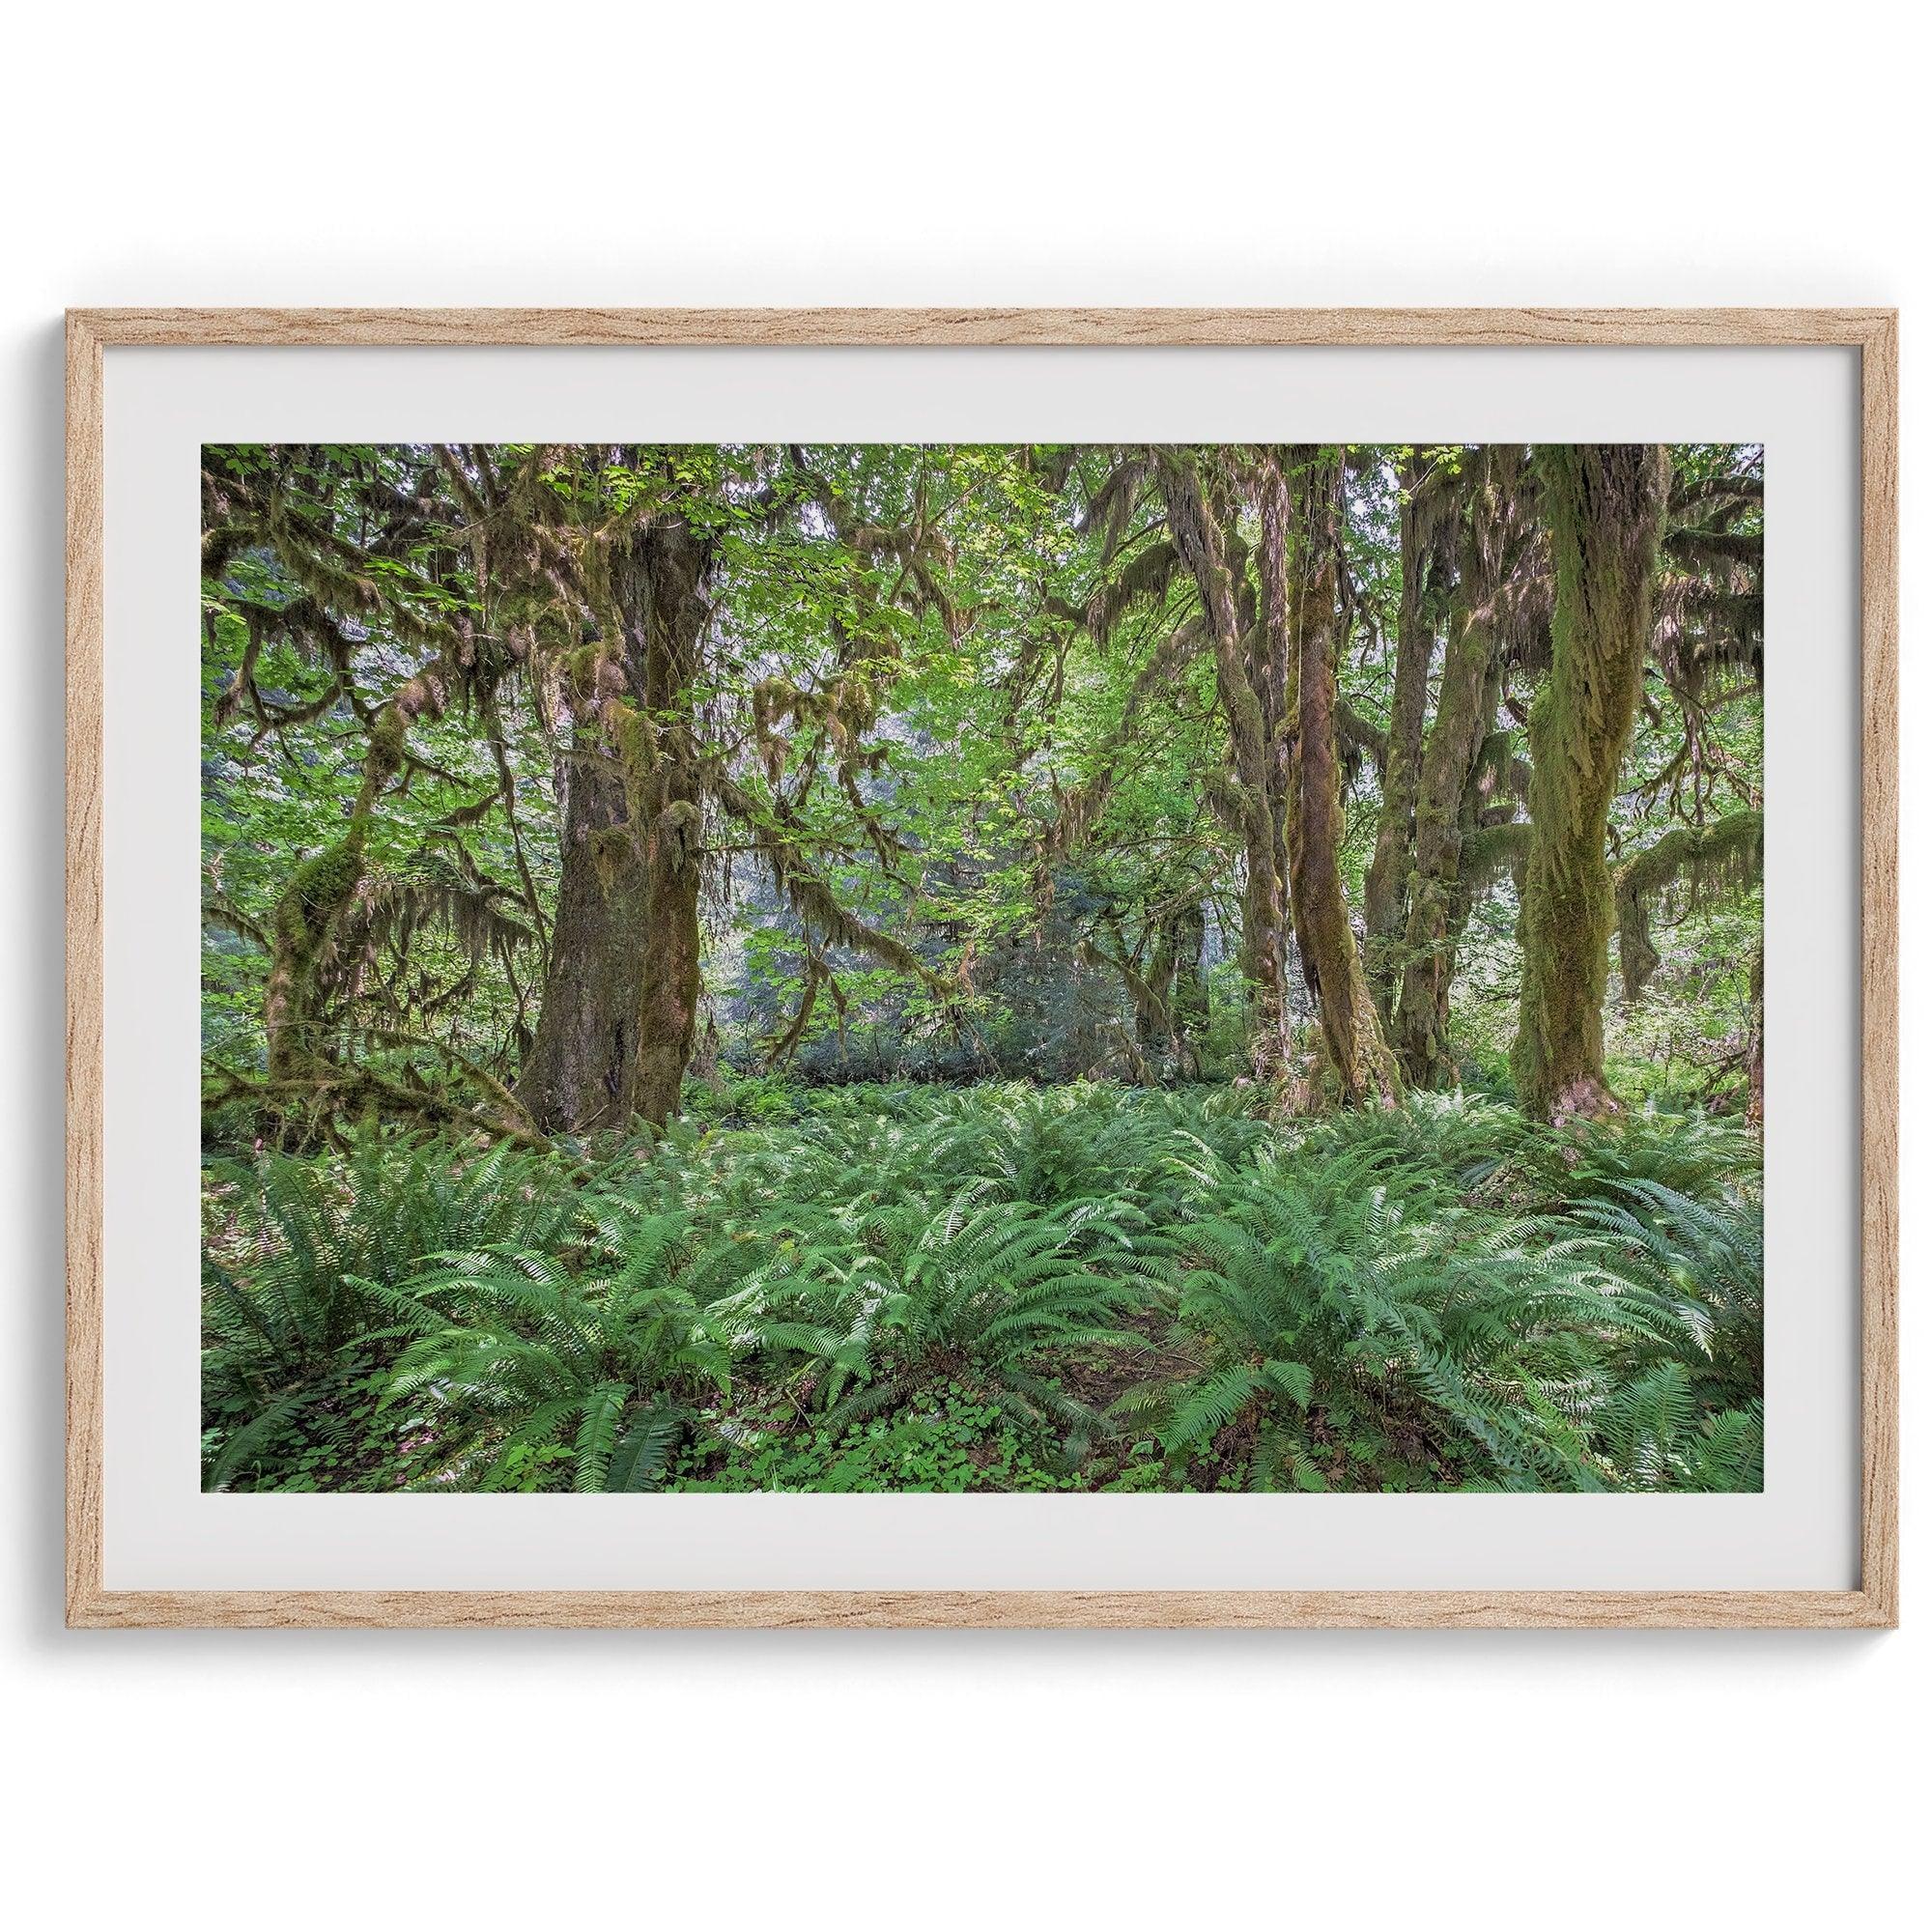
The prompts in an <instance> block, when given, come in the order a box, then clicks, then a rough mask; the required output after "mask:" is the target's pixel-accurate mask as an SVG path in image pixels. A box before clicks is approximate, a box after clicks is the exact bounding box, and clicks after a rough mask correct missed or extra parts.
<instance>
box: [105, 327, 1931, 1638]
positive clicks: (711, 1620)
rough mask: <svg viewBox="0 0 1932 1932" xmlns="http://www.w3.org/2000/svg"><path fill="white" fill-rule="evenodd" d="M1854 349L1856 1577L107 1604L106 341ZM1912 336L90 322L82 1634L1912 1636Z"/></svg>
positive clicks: (1754, 331)
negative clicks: (1778, 1585) (1905, 1387)
mask: <svg viewBox="0 0 1932 1932" xmlns="http://www.w3.org/2000/svg"><path fill="white" fill-rule="evenodd" d="M948 343H952V344H1012V345H1037V346H1067V347H1079V346H1114V347H1119V346H1134V345H1139V346H1170V347H1182V346H1189V345H1223V344H1225V345H1293V344H1310V345H1329V346H1345V347H1395V346H1418V347H1435V346H1440V347H1451V346H1460V347H1523V346H1535V345H1544V346H1550V347H1558V346H1564V345H1570V346H1576V345H1601V346H1607V347H1633V346H1634V347H1643V346H1650V347H1685V346H1701V347H1711V348H1723V347H1797V346H1836V347H1849V348H1855V349H1857V350H1858V351H1859V352H1860V355H1861V378H1862V402H1861V411H1862V423H1861V442H1862V464H1863V469H1862V474H1863V484H1862V498H1861V518H1862V522H1861V530H1862V547H1861V569H1862V619H1863V645H1862V661H1861V677H1862V692H1863V706H1864V737H1863V766H1862V780H1861V782H1862V792H1863V822H1864V842H1863V862H1862V886H1863V903H1864V916H1863V929H1862V966H1863V1010H1862V1022H1861V1025H1862V1042H1863V1069H1862V1071H1863V1117H1862V1177H1863V1200H1862V1212H1861V1235H1862V1263H1861V1295H1862V1318H1863V1340H1862V1367H1863V1382H1862V1402H1861V1426H1862V1432H1863V1434H1862V1458H1861V1469H1862V1483H1861V1490H1862V1493H1861V1549H1862V1565H1861V1587H1860V1588H1859V1589H1857V1590H1849V1591H1789V1590H1755V1591H1749V1590H1741V1591H1727V1590H1679V1591H1571V1590H1564V1591H1496V1592H1481V1591H1435V1590H1399V1591H1387V1590H1340V1591H1337V1590H1295V1591H936V1590H935V1591H727V1592H713V1591H500V1590H491V1591H479V1590H469V1591H247V1592H234V1591H137V1590H115V1591H110V1590H108V1589H106V1588H105V1587H104V1586H103V1583H102V1576H103V1565H102V1553H103V1552H102V1488H101V1483H102V1463H101V1452H102V1435H103V1422H104V1413H103V1389H102V1355H101V1342H102V1330H101V1321H102V1290H103V1278H102V1271H101V1268H102V1260H101V1236H102V1141H101V1122H102V1083H101V1075H102V1024H103V985H102V956H101V885H100V859H101V838H100V829H101V805H102V768H101V755H102V722H103V709H104V702H105V694H104V692H103V689H102V610H103V602H102V578H103V564H104V553H103V526H102V511H103V503H102V484H103V441H102V430H103V424H102V415H101V408H102V390H101V379H102V352H103V350H104V349H107V348H110V347H134V346H141V347H154V346H169V345H191V346H249V347H275V346H305V347H399V346H425V347H428V346H441V345H469V346H556V347H570V346H578V345H598V344H605V345H612V346H618V345H637V344H686V345H699V344H749V345H774V346H777V345H827V346H835V345H867V346H875V345H890V344H915V345H934V344H948ZM1897 376H1898V325H1897V317H1896V315H1895V314H1894V313H1893V312H1892V311H1890V310H1887V309H1809V308H1806V309H1699V310H1678V309H1651V308H1630V309H1588V310H1577V309H798V310H781V309H89V310H73V311H71V312H70V314H69V317H68V355H67V473H68V494H67V650H68V659H67V709H68V717H67V729H68V741H67V742H68V752H67V757H68V763H67V813H68V820H67V822H68V835H67V905H68V911H67V943H68V1014H67V1103H68V1122H67V1136H68V1138H67V1156H68V1158H67V1185H68V1193H67V1238H68V1350H67V1399H68V1440H67V1528H68V1549H67V1616H68V1622H69V1623H70V1625H71V1626H73V1627H76V1628H87V1629H125V1628H132V1627H155V1626H166V1625H173V1626H210V1625H219V1626H225V1627H235V1628H241V1627H248V1628H269V1629H327V1628H371V1627H382V1628H400V1627H410V1628H440V1629H463V1628H478V1627H484V1626H525V1627H531V1626H543V1627H557V1628H632V1627H679V1628H694V1629H696V1628H704V1629H712V1628H747V1627H758V1628H774V1627H780V1628H782V1627H792V1628H831V1627H838V1628H855V1629H867V1628H916V1627H939V1626H960V1625H972V1626H982V1627H988V1628H1003V1629H1051V1628H1064V1627H1083V1628H1101V1629H1127V1628H1148V1627H1158V1628H1163V1629H1182V1628H1205V1627H1214V1628H1238V1627H1254V1628H1282V1629H1287V1628H1315V1627H1322V1628H1348V1629H1398V1630H1413V1629H1425V1628H1428V1629H1437V1628H1489V1629H1663V1628H1711V1629H1719V1628H1723V1629H1742V1628H1780V1629H1788V1628H1798V1627H1806V1628H1815V1629H1839V1630H1848V1629H1871V1628H1878V1627H1885V1626H1889V1625H1893V1624H1896V1622H1897V1621H1898V1610H1899V1605H1898V1454H1899V1444H1898V1179H1897V1168H1898V1020H1897V1002H1898V985H1897V946H1898V717H1897V694H1898V619H1897V610H1898V524H1897V516H1898V494H1897V493H1898V400H1897Z"/></svg>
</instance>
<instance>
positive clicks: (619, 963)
mask: <svg viewBox="0 0 1932 1932" xmlns="http://www.w3.org/2000/svg"><path fill="white" fill-rule="evenodd" d="M639 682H640V683H641V667H639ZM573 715H574V721H575V722H574V724H573V726H572V749H571V752H570V754H569V755H568V757H567V758H566V760H565V761H564V764H563V767H562V770H561V774H560V778H559V783H560V785H561V787H562V790H563V812H562V826H561V829H560V844H559V859H560V864H559V876H558V881H557V899H556V921H555V926H554V936H553V945H552V951H551V965H550V977H549V980H547V982H546V984H545V986H544V993H543V1002H542V1006H541V1008H540V1009H539V1011H538V1016H537V1028H536V1037H535V1038H534V1040H533V1041H532V1042H531V1045H530V1050H529V1053H528V1054H527V1056H526V1058H525V1061H524V1066H523V1073H522V1077H521V1078H520V1079H519V1081H518V1083H517V1098H518V1100H519V1101H520V1102H521V1103H522V1105H523V1106H524V1108H525V1109H526V1112H527V1113H528V1114H529V1116H530V1118H531V1120H532V1121H534V1122H536V1124H537V1125H538V1126H540V1127H542V1128H543V1129H545V1130H546V1131H547V1132H553V1131H557V1130H562V1131H567V1132H572V1133H585V1132H588V1131H590V1130H591V1129H593V1128H597V1127H615V1126H621V1125H623V1123H624V1120H625V1108H626V1097H625V1096H626V1088H627V1086H628V1084H629V1082H630V1078H631V1062H632V1058H633V1055H634V1052H635V1049H636V1046H637V1038H638V1014H639V1009H640V1007H641V1005H642V999H643V961H644V949H643V947H642V946H641V945H640V944H639V934H640V933H641V932H642V931H643V929H644V924H645V920H646V906H647V903H648V895H647V886H646V878H645V870H644V855H643V850H642V847H641V845H640V844H639V841H638V840H637V839H635V838H633V837H632V835H631V826H630V805H629V802H628V799H627V797H626V794H625V785H624V768H623V765H622V764H621V762H620V761H619V758H618V753H617V748H616V746H615V745H614V744H613V743H612V742H611V739H610V738H609V737H608V736H607V735H606V732H605V730H604V727H603V725H602V724H601V723H600V722H599V717H598V712H597V709H596V707H595V700H594V698H593V697H592V696H590V695H589V694H582V693H581V694H579V695H578V696H577V697H576V699H575V700H574V703H573Z"/></svg>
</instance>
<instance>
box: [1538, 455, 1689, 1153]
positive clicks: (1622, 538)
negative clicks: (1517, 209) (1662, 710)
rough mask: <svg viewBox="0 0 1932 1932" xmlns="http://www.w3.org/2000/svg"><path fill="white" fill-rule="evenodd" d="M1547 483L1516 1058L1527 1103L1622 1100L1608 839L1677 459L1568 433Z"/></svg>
mask: <svg viewBox="0 0 1932 1932" xmlns="http://www.w3.org/2000/svg"><path fill="white" fill-rule="evenodd" d="M1543 463H1544V497H1545V502H1546V505H1547V514H1548V523H1549V532H1550V541H1551V549H1552V553H1553V560H1554V563H1555V569H1556V605H1555V612H1554V615H1553V617H1552V619H1551V626H1550V630H1551V662H1550V670H1549V676H1548V681H1547V682H1546V683H1545V685H1544V688H1543V690H1542V691H1541V692H1539V693H1538V695H1537V698H1536V702H1535V705H1534V707H1533V708H1532V710H1531V713H1530V725H1529V742H1530V758H1531V764H1532V773H1531V777H1530V792H1529V819H1530V838H1529V859H1528V863H1527V866H1526V868H1525V876H1524V881H1523V901H1522V945H1523V966H1522V1010H1521V1020H1520V1028H1519V1031H1518V1035H1517V1042H1516V1049H1515V1052H1514V1053H1513V1054H1512V1056H1511V1064H1512V1066H1513V1068H1514V1071H1515V1074H1516V1087H1517V1099H1518V1102H1519V1104H1520V1106H1521V1107H1522V1109H1523V1111H1524V1112H1525V1113H1527V1114H1532V1115H1535V1116H1537V1117H1539V1118H1541V1119H1545V1120H1558V1121H1560V1120H1565V1119H1568V1118H1571V1117H1573V1116H1576V1115H1594V1114H1602V1113H1605V1112H1610V1111H1613V1110H1614V1109H1615V1106H1616V1101H1615V1098H1614V1096H1613V1095H1612V1094H1611V1093H1610V1091H1609V1089H1608V1087H1607V1086H1606V1085H1605V1079H1604V995H1605V987H1606V985H1607V983H1608V980H1609V943H1610V930H1611V927H1612V925H1613V923H1614V920H1615V903H1614V897H1613V891H1612V886H1611V881H1610V869H1609V866H1608V864H1607V862H1606V860H1605V851H1604V839H1605V830H1606V828H1607V826H1608V823H1609V810H1610V800H1611V798H1612V797H1613V796H1614V794H1615V791H1616V782H1617V773H1618V769H1619V767H1620V766H1621V765H1622V762H1623V754H1624V748H1625V746H1626V744H1627V743H1628V742H1629V739H1630V731H1631V724H1632V721H1633V719H1634V717H1635V713H1636V702H1637V694H1638V688H1639V685H1640V683H1641V680H1642V676H1643V659H1644V651H1645V647H1646V645H1647V644H1648V642H1649V639H1650V620H1651V601H1652V587H1653V583H1654V581H1655V578H1656V574H1657V555H1658V543H1659V539H1660V537H1661V535H1662V522H1663V510H1664V503H1665V500H1666V497H1667V494H1668V482H1669V469H1668V463H1667V459H1666V457H1665V455H1664V452H1663V450H1662V446H1661V445H1659V444H1655V443H1582V444H1552V445H1549V446H1548V447H1547V448H1546V449H1545V450H1544V452H1543Z"/></svg>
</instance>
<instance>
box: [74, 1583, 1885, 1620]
mask: <svg viewBox="0 0 1932 1932" xmlns="http://www.w3.org/2000/svg"><path fill="white" fill-rule="evenodd" d="M1889 1621H1890V1619H1889V1618H1887V1617H1886V1616H1884V1615H1883V1614H1882V1613H1881V1608H1880V1606H1879V1605H1877V1604H1876V1603H1875V1601H1874V1600H1873V1598H1872V1597H1871V1596H1870V1594H1869V1593H1867V1592H1862V1591H1857V1590H1671V1591H1642V1590H1502V1591H1481V1590H315V1591H300V1590H289V1591H280V1590H259V1591H213V1590H176V1591H138V1590H125V1591H106V1592H101V1593H100V1594H99V1595H97V1596H94V1597H91V1598H89V1599H87V1600H86V1601H85V1602H84V1603H83V1604H81V1605H79V1606H78V1614H71V1615H70V1617H69V1622H70V1623H71V1624H73V1625H75V1626H80V1627H85V1628H89V1629H95V1630H115V1629H150V1628H153V1627H155V1626H156V1625H173V1626H186V1627H193V1628H203V1627H209V1626H216V1625H218V1626H235V1627H240V1628H246V1629H250V1630H371V1629H410V1630H466V1629H479V1628H486V1627H522V1628H529V1629H538V1628H549V1629H565V1630H618V1629H631V1628H658V1629H676V1630H731V1629H755V1630H937V1629H946V1628H953V1627H958V1626H962V1625H970V1626H984V1627H988V1628H992V1629H1000V1630H1070V1629H1090V1628H1091V1629H1102V1630H1316V1629H1320V1630H1789V1629H1792V1628H1795V1627H1799V1626H1804V1627H1806V1628H1810V1629H1821V1630H1823V1629H1830V1630H1869V1629H1873V1628H1875V1627H1877V1626H1879V1625H1882V1624H1884V1623H1887V1622H1889Z"/></svg>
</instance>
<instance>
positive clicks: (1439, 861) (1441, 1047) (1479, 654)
mask: <svg viewBox="0 0 1932 1932" xmlns="http://www.w3.org/2000/svg"><path fill="white" fill-rule="evenodd" d="M1522 480H1523V479H1522V477H1521V474H1520V452H1519V451H1516V450H1514V449H1497V450H1486V451H1484V452H1483V454H1482V456H1481V457H1480V458H1479V459H1478V467H1477V469H1476V471H1475V474H1474V475H1473V476H1472V477H1470V478H1469V479H1468V484H1467V488H1466V493H1465V494H1466V497H1467V502H1466V506H1465V508H1464V511H1463V524H1462V537H1461V541H1460V545H1459V554H1458V560H1457V575H1456V591H1455V596H1454V598H1453V600H1452V603H1451V608H1450V615H1449V639H1448V643H1447V645H1446V647H1445V650H1444V654H1443V660H1442V679H1441V686H1440V689H1439V690H1438V692H1437V694H1436V699H1435V718H1434V719H1433V721H1432V722H1431V724H1430V726H1429V736H1428V741H1427V743H1426V744H1425V746H1424V748H1423V752H1422V757H1421V763H1420V769H1419V771H1418V774H1417V778H1416V786H1415V805H1414V814H1413V817H1414V828H1415V832H1414V843H1413V846H1412V848H1411V857H1410V870H1409V877H1408V883H1407V891H1406V904H1405V907H1404V923H1403V936H1402V944H1401V948H1400V955H1401V971H1400V973H1399V975H1398V976H1397V979H1396V983H1395V986H1394V989H1393V992H1392V994H1391V997H1390V1013H1389V1036H1390V1042H1391V1044H1392V1045H1393V1047H1394V1049H1395V1053H1396V1057H1397V1059H1398V1060H1399V1061H1400V1063H1401V1065H1402V1069H1403V1072H1404V1074H1405V1075H1406V1077H1407V1079H1408V1080H1409V1082H1410V1083H1411V1084H1412V1085H1414V1086H1417V1087H1447V1086H1452V1085H1453V1084H1454V1083H1455V1079H1456V1064H1455V1059H1454V1056H1453V1055H1452V1053H1451V1051H1450V1046H1449V990H1450V987H1451V985H1452V983H1453V981H1454V979H1455V973H1456V938H1457V935H1458V933H1459V932H1460V931H1461V929H1462V925H1463V920H1464V919H1465V918H1466V916H1467V908H1468V898H1467V895H1466V894H1465V893H1464V892H1463V889H1462V886H1461V883H1460V879H1459V874H1460V870H1461V864H1462V852H1463V837H1464V834H1465V832H1466V831H1467V829H1468V826H1469V824H1470V820H1471V811H1470V806H1471V804H1472V801H1471V799H1470V796H1469V794H1470V788H1471V780H1472V777H1473V775H1474V773H1475V769H1476V762H1477V756H1478V754H1479V753H1480V752H1481V750H1482V747H1483V741H1484V739H1485V738H1486V737H1487V736H1488V735H1489V731H1490V727H1491V724H1492V719H1493V717H1494V714H1495V705H1496V697H1497V694H1498V692H1499V690H1500V681H1499V679H1498V676H1497V646H1496V640H1495V634H1494V624H1493V614H1494V606H1495V599H1496V597H1497V595H1498V592H1499V590H1500V588H1501V585H1502V582H1503V579H1504V575H1505V572H1506V568H1507V550H1508V547H1509V545H1510V543H1511V541H1512V540H1513V538H1514V536H1515V535H1516V533H1517V526H1518V524H1519V522H1520V497H1521V490H1522Z"/></svg>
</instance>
